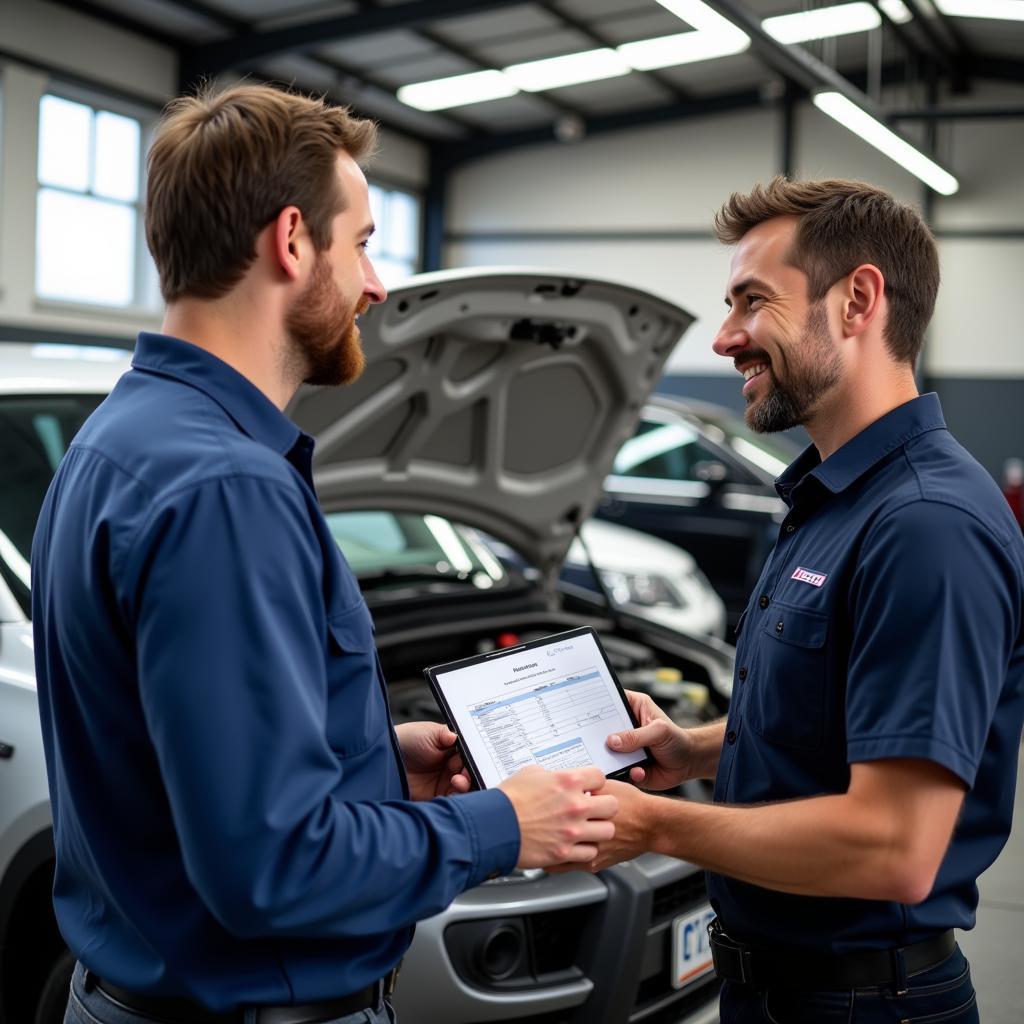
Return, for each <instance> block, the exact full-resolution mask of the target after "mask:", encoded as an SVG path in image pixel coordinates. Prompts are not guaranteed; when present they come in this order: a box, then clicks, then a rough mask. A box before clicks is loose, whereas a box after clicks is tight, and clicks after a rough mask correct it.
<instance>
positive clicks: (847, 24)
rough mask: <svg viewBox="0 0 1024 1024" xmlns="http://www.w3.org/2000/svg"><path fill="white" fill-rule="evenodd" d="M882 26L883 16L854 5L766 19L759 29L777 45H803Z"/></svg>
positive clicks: (868, 8) (864, 4) (869, 5)
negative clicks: (776, 42)
mask: <svg viewBox="0 0 1024 1024" xmlns="http://www.w3.org/2000/svg"><path fill="white" fill-rule="evenodd" d="M881 24H882V17H881V15H880V14H879V13H878V11H877V10H876V9H875V8H874V7H872V6H871V4H868V3H853V4H839V5H838V6H836V7H819V8H818V9H817V10H812V11H800V12H798V13H797V14H783V15H780V16H779V17H777V18H765V19H764V21H762V22H761V27H762V28H763V29H764V30H765V32H767V33H768V34H769V35H770V36H772V37H773V38H775V39H777V40H778V41H779V42H780V43H806V42H809V41H810V40H812V39H829V38H831V37H832V36H845V35H849V34H850V33H851V32H868V31H870V30H871V29H873V28H878V26H879V25H881Z"/></svg>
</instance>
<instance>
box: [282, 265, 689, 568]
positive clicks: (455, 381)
mask: <svg viewBox="0 0 1024 1024" xmlns="http://www.w3.org/2000/svg"><path fill="white" fill-rule="evenodd" d="M693 319H694V318H693V317H692V316H691V315H690V314H689V313H687V312H686V311H685V310H683V309H681V308H679V307H678V306H676V305H674V304H673V303H671V302H669V301H667V300H665V299H662V298H658V297H656V296H653V295H651V294H649V293H647V292H644V291H641V290H640V289H638V288H633V287H629V286H626V285H622V284H615V283H612V282H608V281H601V280H596V279H594V278H591V277H588V276H578V275H572V276H570V275H567V274H565V273H559V272H555V271H546V270H537V269H527V268H519V267H516V268H502V267H496V268H483V269H472V270H449V271H440V272H438V273H434V274H422V275H419V276H418V277H413V278H410V279H409V280H408V281H407V282H406V283H405V284H403V285H401V286H400V287H398V288H395V289H394V290H393V291H392V292H391V294H390V295H389V297H388V299H387V301H386V302H385V303H383V304H382V305H380V306H374V307H371V309H370V310H369V311H368V312H367V313H365V314H364V315H363V316H362V317H361V318H360V320H359V325H360V329H361V332H362V338H363V348H364V351H365V353H366V370H365V372H364V373H363V375H362V377H360V379H359V380H358V381H356V382H355V383H354V384H352V385H349V386H347V387H340V388H312V387H304V388H302V389H301V390H300V391H299V393H298V394H297V395H296V396H295V399H294V400H293V402H292V403H291V405H290V407H289V409H288V414H289V415H290V416H291V417H292V418H293V419H294V420H295V422H296V423H298V424H299V426H300V427H302V429H304V430H305V431H307V432H308V433H310V434H312V435H313V436H314V437H315V438H316V442H317V447H316V455H315V459H314V474H315V479H316V486H317V491H318V494H319V496H320V501H321V503H322V505H323V506H324V508H325V509H327V510H329V511H332V512H333V511H339V510H345V509H368V508H378V509H389V510H393V511H411V512H433V513H436V514H438V515H443V516H445V517H447V518H448V519H450V520H453V521H456V522H463V523H467V524H469V525H471V526H476V527H478V528H480V529H482V530H484V531H486V532H487V533H489V534H492V535H493V536H495V537H498V538H500V539H501V540H503V541H505V542H506V543H508V544H510V545H511V546H512V547H514V548H515V549H516V550H518V551H519V552H521V553H522V554H523V555H524V556H525V557H526V558H527V559H529V560H530V561H531V562H532V563H533V564H534V565H535V566H537V567H538V568H539V569H540V570H541V571H542V572H543V574H544V576H545V578H546V582H547V583H548V584H553V581H554V579H555V577H556V576H557V573H558V569H559V566H560V565H561V562H562V559H563V558H564V557H565V555H566V552H567V551H568V549H569V545H570V544H571V542H572V539H573V536H574V534H575V532H576V529H577V527H578V526H579V524H580V523H581V522H583V520H585V519H586V518H587V517H588V516H589V515H590V514H591V512H592V511H593V509H594V507H595V506H596V504H597V502H598V500H599V497H600V494H601V488H602V482H603V480H604V478H605V476H606V475H607V474H608V473H609V472H610V470H611V467H612V460H613V459H614V456H615V453H616V452H617V451H618V449H619V447H620V445H621V444H622V443H623V442H624V441H625V440H626V439H627V438H628V437H630V436H631V435H632V433H633V431H634V430H635V428H636V423H637V419H638V417H639V415H640V411H641V407H642V406H643V404H644V402H645V401H646V399H647V397H648V395H649V394H650V393H651V391H652V390H653V389H654V387H655V386H656V384H657V382H658V380H659V378H660V376H661V372H662V367H663V366H664V363H665V360H666V359H667V358H668V356H669V353H670V352H671V351H672V349H673V348H674V347H675V344H676V342H677V341H679V339H680V337H681V336H682V334H683V333H684V332H685V331H686V329H687V328H688V327H689V326H690V324H691V323H692V322H693Z"/></svg>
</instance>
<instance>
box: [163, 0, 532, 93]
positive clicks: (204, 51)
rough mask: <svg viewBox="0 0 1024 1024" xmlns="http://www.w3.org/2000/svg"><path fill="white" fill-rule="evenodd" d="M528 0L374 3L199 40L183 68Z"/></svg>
mask: <svg viewBox="0 0 1024 1024" xmlns="http://www.w3.org/2000/svg"><path fill="white" fill-rule="evenodd" d="M522 2H523V0H411V2H409V3H402V4H394V5H392V6H389V7H372V8H367V9H364V10H360V11H358V12H357V13H355V14H343V15H338V16H336V17H333V18H321V19H318V20H317V21H309V22H303V23H301V24H299V25H291V26H287V27H284V28H277V29H268V30H262V31H257V30H249V31H244V32H239V33H237V34H236V35H234V36H232V37H231V38H230V39H223V40H217V41H216V42H212V43H204V44H202V45H199V46H194V47H192V48H191V49H189V50H187V51H186V52H185V54H184V59H183V62H182V64H183V66H182V71H183V74H185V75H187V76H188V77H191V78H198V77H200V76H202V75H209V74H217V73H218V72H220V71H226V70H227V69H229V68H233V67H236V66H237V65H238V64H243V63H248V62H251V61H253V60H258V59H259V58H261V57H271V56H275V55H278V54H284V53H294V52H296V51H306V50H309V49H311V48H313V47H315V46H320V45H323V44H324V43H325V42H329V41H331V40H332V39H340V38H352V37H355V36H360V35H368V34H370V33H372V32H383V31H386V30H388V29H399V28H416V27H417V26H419V25H423V24H425V23H427V22H432V21H440V20H442V19H443V18H450V17H455V16H456V15H460V14H480V13H482V12H484V11H488V10H496V9H499V8H502V7H512V6H515V5H517V4H521V3H522Z"/></svg>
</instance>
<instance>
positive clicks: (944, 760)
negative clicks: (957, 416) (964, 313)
mask: <svg viewBox="0 0 1024 1024" xmlns="http://www.w3.org/2000/svg"><path fill="white" fill-rule="evenodd" d="M777 489H778V491H779V494H780V495H781V496H782V498H783V499H784V500H785V502H786V503H787V505H788V506H789V508H790V512H789V514H788V515H787V517H786V519H785V521H784V522H783V524H782V527H781V529H780V532H779V539H778V543H777V544H776V547H775V550H774V551H773V553H772V555H771V557H770V558H769V560H768V564H767V565H766V566H765V569H764V572H763V573H762V574H761V579H760V581H759V582H758V585H757V588H756V590H755V591H754V593H753V596H752V597H751V600H750V603H749V604H748V606H747V609H746V611H745V612H744V615H743V617H742V619H741V620H740V633H739V638H738V646H737V671H736V679H735V683H734V688H733V700H732V706H731V708H730V711H729V719H728V723H727V725H726V740H725V743H724V745H723V749H722V758H721V762H720V764H719V769H718V777H717V780H716V783H715V799H716V800H718V801H724V802H727V803H735V804H757V803H763V802H766V801H775V800H788V799H793V798H798V797H809V796H815V795H819V794H824V793H843V792H845V791H846V789H847V787H848V784H849V780H850V768H849V766H850V765H851V764H856V763H858V762H864V761H874V760H878V759H882V758H925V759H927V760H929V761H933V762H935V763H936V764H939V765H942V766H943V767H944V768H946V769H948V770H949V771H950V772H952V773H953V774H954V775H956V776H957V777H958V778H959V779H962V780H963V782H964V783H965V784H966V786H967V787H968V792H967V795H966V798H965V803H964V807H963V812H962V814H961V816H960V819H959V822H958V823H957V826H956V831H955V833H954V836H953V841H952V844H951V846H950V848H949V851H948V853H947V854H946V857H945V859H944V860H943V862H942V866H941V869H940V870H939V874H938V878H937V880H936V882H935V887H934V889H933V891H932V893H931V895H930V896H929V897H928V898H927V899H926V900H925V901H924V902H923V903H920V904H917V905H912V906H911V905H905V904H900V903H895V902H885V901H882V900H859V899H832V898H822V897H809V896H792V895H787V894H785V893H780V892H774V891H769V890H767V889H762V888H759V887H757V886H754V885H748V884H746V883H743V882H738V881H735V880H734V879H730V878H725V877H722V876H720V875H711V876H710V878H709V891H710V895H711V897H712V904H713V905H714V907H715V909H716V910H717V911H718V913H719V914H720V916H721V919H722V922H723V925H724V926H725V928H726V930H727V931H728V932H729V933H730V934H734V935H735V936H736V937H738V938H741V939H744V940H746V941H748V942H752V943H769V942H770V943H773V944H784V945H789V946H796V947H810V948H812V949H815V950H829V949H830V950H832V951H833V952H835V953H842V952H848V951H851V950H855V949H863V948H872V947H889V946H896V945H901V944H904V943H908V942H914V941H917V940H919V939H922V938H925V937H927V936H929V935H931V934H934V933H935V932H936V931H941V930H944V929H947V928H952V927H956V928H970V927H972V926H973V924H974V912H975V907H976V905H977V902H978V890H977V887H976V884H975V881H976V879H977V877H978V876H979V875H980V874H981V872H982V871H984V870H985V868H987V867H988V866H989V865H990V864H991V863H992V862H993V861H994V860H995V858H996V856H997V855H998V853H999V851H1000V850H1001V849H1002V847H1003V845H1004V843H1005V842H1006V838H1007V835H1008V834H1009V831H1010V821H1011V817H1012V813H1013V798H1014V785H1015V780H1016V775H1017V758H1018V752H1019V749H1020V738H1021V726H1022V721H1024V636H1022V615H1024V611H1022V604H1024V541H1022V538H1021V531H1020V528H1019V527H1018V526H1017V524H1016V522H1015V521H1014V519H1013V516H1012V514H1011V512H1010V510H1009V507H1008V506H1007V503H1006V501H1005V499H1004V498H1003V496H1002V495H1001V494H1000V492H999V490H998V488H997V487H996V485H995V483H994V482H993V481H992V479H991V477H990V476H989V475H988V474H987V473H986V472H985V471H984V470H983V469H982V468H981V466H979V465H978V463H977V462H975V461H974V459H973V458H971V456H970V455H969V454H968V453H967V452H966V451H964V449H963V448H961V447H960V445H959V444H958V443H957V442H956V441H955V440H954V438H953V437H952V436H951V435H950V433H949V432H948V430H947V429H946V425H945V422H944V421H943V418H942V410H941V409H940V407H939V402H938V399H937V397H936V396H935V395H924V396H922V397H920V398H916V399H914V400H913V401H910V402H907V403H906V404H905V405H902V406H900V407H899V408H897V409H894V410H893V411H892V412H890V413H888V414H887V415H886V416H884V417H882V418H881V419H880V420H878V421H877V422H875V423H873V424H872V425H871V426H869V427H868V428H867V429H866V430H864V431H863V432H862V433H860V434H858V435H857V436H856V437H854V438H853V439H852V440H851V441H849V442H848V443H847V444H845V445H843V447H842V448H840V449H839V450H838V451H837V452H835V453H834V454H833V455H831V456H830V457H829V458H828V459H826V460H825V461H824V462H821V461H820V459H819V457H818V453H817V451H816V450H815V449H814V448H813V447H811V448H808V449H807V450H806V451H805V452H804V453H803V454H802V455H801V456H800V457H799V458H798V459H797V460H796V461H795V462H794V463H793V465H792V466H790V467H789V469H787V470H786V472H785V473H784V474H783V475H782V476H781V477H780V478H779V480H778V482H777Z"/></svg>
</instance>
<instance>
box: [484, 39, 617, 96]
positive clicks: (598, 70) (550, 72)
mask: <svg viewBox="0 0 1024 1024" xmlns="http://www.w3.org/2000/svg"><path fill="white" fill-rule="evenodd" d="M632 70H633V69H632V67H631V66H630V65H629V64H628V63H626V61H625V59H624V58H622V57H620V56H619V54H617V53H616V52H615V51H614V50H610V49H603V50H587V51H585V52H584V53H569V54H566V55H565V56H564V57H549V58H547V59H546V60H531V61H528V62H527V63H525V64H513V65H511V66H510V67H507V68H504V69H503V71H502V73H503V74H504V75H505V77H506V78H508V79H510V80H511V81H512V82H514V83H515V84H516V85H517V86H519V88H520V89H523V90H525V91H526V92H540V91H541V90H542V89H559V88H561V87H563V86H566V85H579V84H580V83H581V82H597V81H600V80H601V79H603V78H616V77H617V76H619V75H628V74H629V73H630V71H632Z"/></svg>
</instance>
